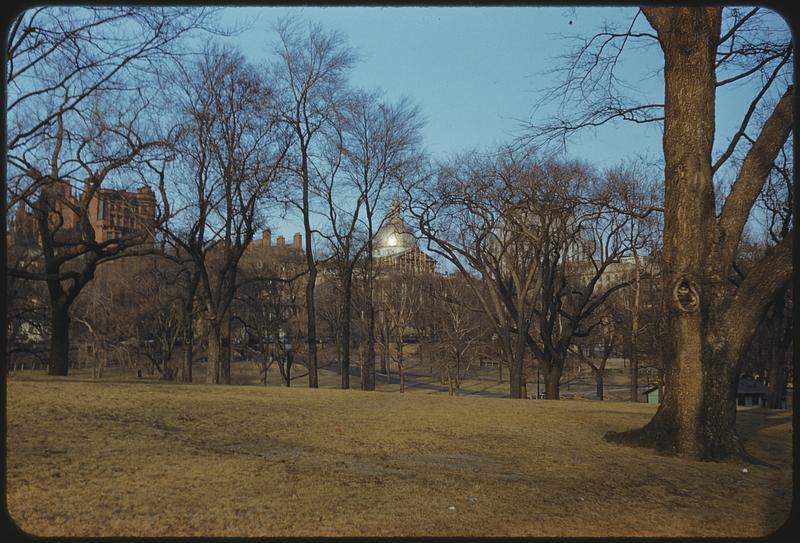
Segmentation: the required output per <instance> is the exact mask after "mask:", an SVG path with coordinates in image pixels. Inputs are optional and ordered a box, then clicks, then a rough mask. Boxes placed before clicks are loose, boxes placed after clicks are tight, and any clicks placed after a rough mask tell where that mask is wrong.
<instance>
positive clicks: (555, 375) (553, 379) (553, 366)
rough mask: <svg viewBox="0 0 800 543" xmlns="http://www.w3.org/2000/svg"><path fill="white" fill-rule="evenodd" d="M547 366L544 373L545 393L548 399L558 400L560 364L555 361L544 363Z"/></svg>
mask: <svg viewBox="0 0 800 543" xmlns="http://www.w3.org/2000/svg"><path fill="white" fill-rule="evenodd" d="M545 367H546V368H548V369H547V372H545V375H544V382H545V393H546V395H547V398H546V399H548V400H558V399H559V398H560V392H561V373H562V365H561V364H558V363H556V362H554V361H553V362H550V363H547V362H546V363H545Z"/></svg>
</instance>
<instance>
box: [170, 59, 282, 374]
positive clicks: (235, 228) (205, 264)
mask: <svg viewBox="0 0 800 543" xmlns="http://www.w3.org/2000/svg"><path fill="white" fill-rule="evenodd" d="M180 83H181V88H182V89H183V90H184V95H183V96H182V97H181V108H182V110H181V113H182V114H183V115H184V118H183V123H184V124H183V130H184V137H183V139H182V140H181V142H180V145H179V147H178V156H179V157H180V159H181V166H182V172H185V174H186V177H185V187H179V188H180V190H183V191H185V195H184V198H185V203H184V202H183V201H181V200H177V201H175V199H172V200H173V201H172V202H171V205H172V207H171V208H169V212H170V213H171V214H174V215H175V217H174V218H173V219H172V220H171V221H170V222H169V223H167V224H166V226H165V228H163V229H162V230H163V232H164V234H165V235H166V237H167V239H169V241H170V243H171V244H173V245H174V246H176V247H180V248H181V249H182V250H183V251H184V252H185V253H186V254H187V255H188V256H189V257H190V258H191V259H192V261H193V264H194V269H195V272H194V273H196V274H197V275H198V276H199V285H198V286H199V288H200V289H201V292H202V300H203V302H204V304H205V319H206V320H207V324H208V342H207V343H208V348H207V355H208V356H207V358H208V367H207V376H206V379H207V382H209V383H226V384H229V383H230V356H231V353H230V333H229V332H230V319H231V314H230V307H231V304H232V302H233V300H234V297H235V294H236V290H237V288H238V286H239V281H238V274H239V262H240V260H241V259H242V256H243V255H244V253H245V251H246V250H247V248H248V246H249V245H250V243H251V241H252V240H253V236H254V233H255V231H256V230H257V229H258V227H259V219H260V216H259V204H260V203H262V202H263V200H264V196H265V195H266V192H267V190H268V188H269V186H270V184H271V183H272V181H273V180H274V179H275V178H276V176H277V175H278V171H279V167H280V165H281V163H282V161H283V158H284V156H285V155H286V152H287V148H288V144H287V139H286V137H285V134H284V132H283V131H282V130H281V128H280V122H279V118H278V110H277V109H276V103H275V101H274V99H273V95H272V91H271V89H269V88H268V87H267V86H266V85H265V84H264V83H263V82H262V81H261V79H260V77H259V75H258V74H257V73H256V71H255V69H254V68H252V67H251V66H249V65H248V64H247V63H246V62H245V61H244V59H243V58H242V57H241V55H240V54H239V53H237V52H235V51H232V50H225V49H215V48H209V49H207V50H206V54H205V55H204V57H203V59H202V60H201V61H199V62H198V63H197V65H196V66H194V67H193V69H192V70H188V71H185V72H184V74H183V76H182V77H181V79H180ZM162 186H163V185H162ZM162 198H163V199H164V201H165V202H166V203H167V204H170V198H169V197H168V195H167V193H166V189H163V188H162ZM182 204H183V205H182ZM181 225H183V227H181ZM190 285H191V283H190ZM187 304H188V301H187Z"/></svg>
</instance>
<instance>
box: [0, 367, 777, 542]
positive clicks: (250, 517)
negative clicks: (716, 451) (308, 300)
mask: <svg viewBox="0 0 800 543" xmlns="http://www.w3.org/2000/svg"><path fill="white" fill-rule="evenodd" d="M653 410H654V408H653V406H650V405H646V404H628V403H615V402H603V403H600V402H590V401H560V402H544V401H509V400H504V399H491V398H466V397H460V398H458V397H456V398H449V397H447V396H443V395H429V394H405V395H401V394H379V393H364V392H360V391H357V390H350V391H342V390H322V389H320V390H309V389H307V388H302V387H297V388H291V389H285V388H279V387H270V388H266V389H265V388H263V387H248V386H206V385H194V386H185V385H175V384H162V383H153V382H111V381H104V382H92V381H91V380H80V379H78V378H74V377H70V378H63V379H62V378H42V377H12V378H10V379H9V381H8V386H7V425H8V426H7V428H8V432H7V444H6V445H7V470H8V471H7V483H8V484H7V504H8V509H9V512H10V514H11V517H12V519H13V520H14V521H15V522H16V523H17V525H18V526H19V527H20V528H21V529H22V530H24V531H26V532H29V533H32V534H36V535H42V536H56V535H69V536H107V535H124V536H174V535H217V536H327V535H348V536H355V535H379V536H381V535H383V536H387V535H388V536H424V535H462V536H500V535H519V536H562V535H569V536H607V535H611V536H623V535H624V536H650V535H659V536H726V537H731V536H757V535H763V534H767V533H769V532H771V531H773V530H775V529H776V528H778V527H779V526H780V525H781V524H782V523H783V522H784V521H785V519H786V518H787V515H788V513H789V509H790V506H791V415H790V413H788V412H785V411H781V412H769V411H766V410H763V411H762V410H757V409H753V410H746V411H742V412H741V413H740V428H741V432H742V434H743V436H744V438H745V439H746V440H747V446H748V450H749V451H750V452H752V453H753V454H755V455H756V456H758V457H759V458H761V459H763V460H766V461H768V462H771V463H772V464H774V465H776V466H777V467H766V466H760V465H752V464H745V463H743V462H739V461H731V462H724V463H718V464H714V463H702V462H695V461H689V460H685V459H681V458H676V457H671V456H664V455H658V454H655V453H654V452H652V451H649V450H644V449H633V448H627V447H622V446H619V445H613V444H610V443H606V442H604V441H602V439H601V437H602V435H603V434H604V433H605V432H606V431H608V430H623V429H626V428H631V427H635V426H639V425H642V424H644V423H645V422H646V421H647V420H648V419H649V417H650V416H651V415H652V413H653ZM743 468H746V469H747V470H748V471H747V473H743Z"/></svg>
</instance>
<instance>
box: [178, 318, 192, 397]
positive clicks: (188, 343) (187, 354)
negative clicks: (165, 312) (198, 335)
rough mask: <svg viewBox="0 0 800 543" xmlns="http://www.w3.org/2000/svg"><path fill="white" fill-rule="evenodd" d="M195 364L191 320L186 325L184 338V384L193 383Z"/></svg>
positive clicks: (182, 378) (182, 379) (182, 376)
mask: <svg viewBox="0 0 800 543" xmlns="http://www.w3.org/2000/svg"><path fill="white" fill-rule="evenodd" d="M193 362H194V326H193V324H192V322H191V318H189V321H188V322H187V324H186V327H185V329H184V337H183V371H182V372H181V381H183V382H184V383H191V382H192V363H193Z"/></svg>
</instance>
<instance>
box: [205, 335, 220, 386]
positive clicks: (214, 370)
mask: <svg viewBox="0 0 800 543" xmlns="http://www.w3.org/2000/svg"><path fill="white" fill-rule="evenodd" d="M220 327H221V325H220V324H219V323H214V322H210V323H209V327H208V367H207V371H206V383H208V384H210V385H216V384H219V382H220V377H221V372H220V358H221V356H222V333H221V331H220Z"/></svg>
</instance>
